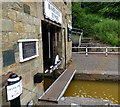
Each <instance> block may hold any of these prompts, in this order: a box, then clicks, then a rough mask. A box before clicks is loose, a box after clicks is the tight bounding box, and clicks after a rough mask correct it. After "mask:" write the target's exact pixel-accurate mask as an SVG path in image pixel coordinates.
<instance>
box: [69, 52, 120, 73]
mask: <svg viewBox="0 0 120 107" xmlns="http://www.w3.org/2000/svg"><path fill="white" fill-rule="evenodd" d="M119 56H120V55H108V56H107V57H105V55H104V54H89V55H88V56H87V57H86V56H85V54H76V53H73V55H72V60H73V62H72V64H71V65H70V66H71V67H72V68H75V69H76V70H77V73H88V74H110V75H120V73H119V72H118V71H119V65H120V63H119V60H118V59H119V58H118V57H119Z"/></svg>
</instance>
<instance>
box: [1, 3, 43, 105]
mask: <svg viewBox="0 0 120 107" xmlns="http://www.w3.org/2000/svg"><path fill="white" fill-rule="evenodd" d="M36 12H37V9H36V3H17V2H9V3H6V2H4V3H2V53H3V54H4V52H13V53H11V54H13V59H14V61H13V62H12V63H11V64H8V65H7V66H4V67H3V70H2V74H5V73H8V72H15V73H16V74H18V75H19V76H22V79H23V87H24V88H27V89H29V90H32V91H34V92H36V93H39V94H38V95H39V96H37V95H36V94H35V93H30V92H29V91H27V90H25V89H24V88H23V94H22V95H21V104H22V105H24V104H26V103H27V102H28V101H30V100H31V99H35V98H36V99H37V98H38V97H40V95H41V94H42V93H43V82H42V83H40V84H34V82H33V76H34V75H35V74H36V73H38V72H41V73H42V72H43V56H42V39H41V35H40V33H41V30H40V26H41V20H40V19H39V18H38V17H37V13H36ZM19 39H39V57H37V58H35V59H32V60H29V61H26V62H23V63H20V62H19V49H18V40H19ZM0 40H1V39H0ZM0 43H1V42H0ZM0 46H1V45H0ZM10 50H11V51H10ZM0 55H1V54H0ZM0 58H2V57H0ZM0 61H1V59H0ZM4 63H6V62H4ZM0 65H1V64H0ZM3 65H4V64H3ZM4 93H5V89H4V87H3V101H2V102H3V105H4V104H6V100H5V94H4Z"/></svg>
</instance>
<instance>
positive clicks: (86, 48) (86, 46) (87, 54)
mask: <svg viewBox="0 0 120 107" xmlns="http://www.w3.org/2000/svg"><path fill="white" fill-rule="evenodd" d="M87 56H88V48H87V46H86V57H87Z"/></svg>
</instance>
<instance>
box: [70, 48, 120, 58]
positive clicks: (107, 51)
mask: <svg viewBox="0 0 120 107" xmlns="http://www.w3.org/2000/svg"><path fill="white" fill-rule="evenodd" d="M74 49H75V50H74ZM81 49H84V51H83V50H81ZM90 49H104V51H103V50H102V51H100V50H97V51H90ZM109 49H117V51H116V50H115V51H113V50H112V51H109ZM119 49H120V47H72V53H80V54H84V53H85V54H86V56H88V54H90V53H93V54H94V53H95V54H97V53H99V54H100V53H103V54H105V55H106V56H107V55H108V54H120V52H119Z"/></svg>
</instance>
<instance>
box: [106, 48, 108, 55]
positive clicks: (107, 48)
mask: <svg viewBox="0 0 120 107" xmlns="http://www.w3.org/2000/svg"><path fill="white" fill-rule="evenodd" d="M107 55H108V48H107V47H106V57H107Z"/></svg>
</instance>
